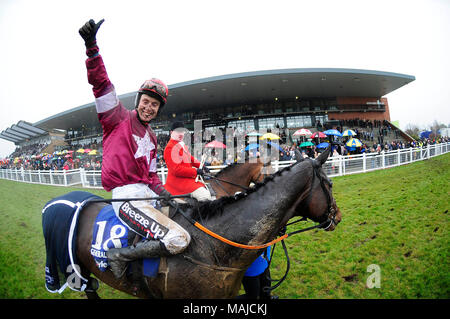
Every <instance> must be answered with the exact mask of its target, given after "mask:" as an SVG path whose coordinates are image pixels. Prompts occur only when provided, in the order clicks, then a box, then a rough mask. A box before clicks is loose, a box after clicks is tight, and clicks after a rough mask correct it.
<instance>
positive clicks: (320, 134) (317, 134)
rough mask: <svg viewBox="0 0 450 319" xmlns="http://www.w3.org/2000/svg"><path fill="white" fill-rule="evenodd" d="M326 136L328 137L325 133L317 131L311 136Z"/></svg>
mask: <svg viewBox="0 0 450 319" xmlns="http://www.w3.org/2000/svg"><path fill="white" fill-rule="evenodd" d="M316 137H318V138H324V137H327V136H326V135H325V134H323V133H322V132H315V133H314V134H313V135H311V138H316Z"/></svg>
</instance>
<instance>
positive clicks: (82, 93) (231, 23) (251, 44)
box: [0, 0, 450, 158]
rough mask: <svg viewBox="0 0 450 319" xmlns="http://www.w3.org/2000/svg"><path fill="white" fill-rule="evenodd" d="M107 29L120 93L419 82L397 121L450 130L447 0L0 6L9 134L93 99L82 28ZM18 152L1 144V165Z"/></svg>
mask: <svg viewBox="0 0 450 319" xmlns="http://www.w3.org/2000/svg"><path fill="white" fill-rule="evenodd" d="M90 18H93V19H94V20H96V21H98V20H100V19H101V18H104V19H105V23H104V24H103V25H102V27H101V28H100V30H99V33H98V35H97V40H98V44H99V46H100V53H101V54H102V56H103V59H104V61H105V64H106V67H107V70H108V74H109V76H110V79H111V81H112V82H113V83H114V85H115V87H116V91H117V93H118V94H119V95H120V94H124V93H128V92H132V91H135V90H137V89H138V87H139V85H140V84H141V83H142V82H143V81H144V80H146V79H148V78H151V77H157V78H160V79H162V80H163V81H165V82H166V83H167V84H169V85H170V84H175V83H178V82H183V81H188V80H194V79H199V78H204V77H209V76H216V75H223V74H232V73H239V72H249V71H260V70H272V69H285V68H351V69H366V70H376V71H386V72H394V73H403V74H407V75H413V76H415V77H416V80H415V81H413V82H412V83H410V84H408V85H406V86H404V87H402V88H400V89H399V90H397V91H395V92H393V93H390V94H388V95H387V96H386V97H387V98H388V101H389V106H390V114H391V120H399V121H400V126H401V127H402V128H403V129H404V128H405V126H406V125H407V124H410V123H411V124H416V125H418V126H419V127H427V126H430V125H431V124H432V122H433V121H434V120H437V121H439V122H440V123H444V124H449V123H450V107H449V101H450V87H449V86H450V85H449V80H448V78H449V75H448V74H449V71H450V58H449V57H450V48H449V45H450V41H449V40H448V39H449V38H450V1H449V0H422V1H419V0H417V1H413V0H404V1H403V0H389V1H384V0H376V1H364V0H359V1H350V0H348V1H347V0H339V1H334V0H315V1H283V0H277V1H273V0H272V1H263V0H259V1H245V0H238V1H234V0H227V1H213V0H210V1H195V0H190V1H171V0H159V1H152V0H146V1H133V0H127V1H113V0H105V1H103V0H102V1H96V0H87V1H84V0H77V1H56V0H55V1H53V0H39V1H33V0H22V1H20V0H0V46H1V48H2V49H1V50H0V72H1V73H0V74H1V76H0V81H1V82H0V110H1V118H0V131H3V130H5V129H6V128H8V127H10V126H11V125H13V124H15V123H17V122H18V121H19V120H25V121H28V122H31V123H35V122H37V121H40V120H42V119H45V118H47V117H49V116H51V115H54V114H57V113H59V112H62V111H66V110H69V109H71V108H73V107H77V106H80V105H83V104H86V103H90V102H92V101H93V96H92V91H91V87H90V85H89V84H88V83H87V77H86V68H85V64H84V61H85V58H86V56H85V50H84V43H83V40H82V39H81V37H80V36H79V34H78V29H79V28H80V27H81V26H82V25H83V24H84V23H85V22H86V21H87V20H89V19H90ZM14 149H15V146H14V144H13V143H12V142H8V141H6V140H3V139H0V158H2V157H5V156H7V155H9V154H10V153H11V152H12V151H13V150H14Z"/></svg>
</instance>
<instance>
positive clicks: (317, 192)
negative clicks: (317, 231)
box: [295, 146, 342, 231]
mask: <svg viewBox="0 0 450 319" xmlns="http://www.w3.org/2000/svg"><path fill="white" fill-rule="evenodd" d="M330 152H331V146H329V147H328V148H327V149H326V150H325V151H324V152H323V153H322V154H320V155H319V156H318V157H317V158H316V159H313V160H311V159H304V158H303V157H302V156H301V154H300V152H298V151H296V159H297V163H301V162H305V161H306V162H307V163H308V165H311V166H312V178H311V180H310V187H309V191H308V192H307V193H306V194H305V196H302V197H301V198H299V200H298V202H297V204H296V206H295V215H296V216H303V217H306V218H309V219H311V220H313V221H315V222H318V223H324V226H323V227H322V228H324V229H325V230H327V231H331V230H334V229H335V227H336V225H337V224H338V223H339V222H340V221H341V219H342V214H341V211H340V209H339V207H337V204H336V201H335V199H334V197H333V191H332V186H333V183H332V181H331V180H330V179H329V178H328V176H327V175H326V174H325V172H324V170H323V168H322V165H323V164H324V163H325V162H326V160H327V159H328V156H329V155H330Z"/></svg>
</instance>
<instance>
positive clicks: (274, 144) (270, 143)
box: [267, 142, 284, 151]
mask: <svg viewBox="0 0 450 319" xmlns="http://www.w3.org/2000/svg"><path fill="white" fill-rule="evenodd" d="M267 144H269V145H272V146H274V147H278V149H279V150H280V151H284V150H283V149H282V148H281V147H280V145H278V143H272V142H267Z"/></svg>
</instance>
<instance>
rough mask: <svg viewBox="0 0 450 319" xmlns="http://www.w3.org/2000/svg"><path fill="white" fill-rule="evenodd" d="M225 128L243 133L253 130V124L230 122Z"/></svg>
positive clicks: (251, 122)
mask: <svg viewBox="0 0 450 319" xmlns="http://www.w3.org/2000/svg"><path fill="white" fill-rule="evenodd" d="M227 127H233V128H239V129H241V130H243V131H252V130H254V129H255V122H254V121H253V119H251V120H240V121H230V122H228V125H227Z"/></svg>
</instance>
